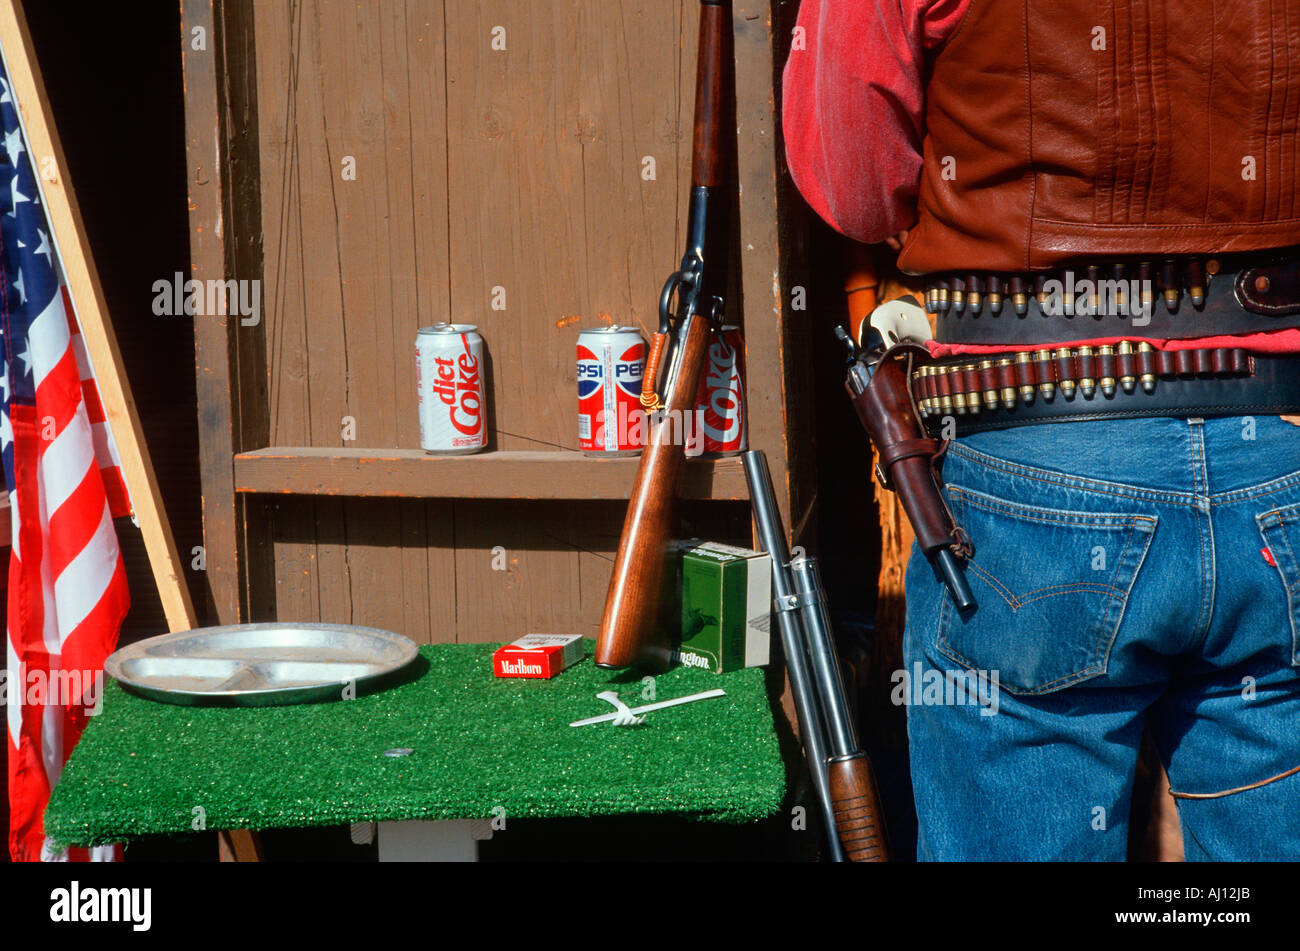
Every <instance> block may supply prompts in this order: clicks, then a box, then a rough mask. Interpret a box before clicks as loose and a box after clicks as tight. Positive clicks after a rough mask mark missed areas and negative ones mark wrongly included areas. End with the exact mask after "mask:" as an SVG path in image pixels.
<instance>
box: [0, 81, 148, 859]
mask: <svg viewBox="0 0 1300 951" xmlns="http://www.w3.org/2000/svg"><path fill="white" fill-rule="evenodd" d="M0 133H3V135H4V148H3V149H0V357H2V358H3V359H2V360H0V455H3V459H4V474H5V484H6V487H7V488H8V490H9V500H10V506H11V510H12V523H13V547H12V549H11V554H10V558H9V595H8V618H7V620H8V641H7V646H8V651H7V660H8V690H7V694H8V703H7V709H6V713H7V714H8V717H7V719H8V731H7V743H8V753H9V811H10V817H9V822H10V826H9V851H10V854H11V855H12V857H13V858H14V860H16V861H38V860H40V861H59V860H66V859H107V858H113V857H115V856H116V852H115V850H114V849H113V848H112V847H109V848H106V849H94V850H86V849H71V850H66V851H57V850H56V849H54V848H53V847H52V845H51V843H49V842H48V841H47V840H46V838H45V833H44V827H43V823H42V816H43V814H44V811H45V804H46V802H47V801H48V800H49V795H50V790H51V789H53V787H54V785H55V784H56V783H57V782H58V781H59V776H60V774H61V773H62V771H63V765H64V763H65V762H67V758H68V755H69V754H70V753H71V752H72V748H73V746H74V745H75V744H76V742H77V740H78V738H79V737H80V736H81V731H82V729H83V728H84V727H85V725H86V718H87V716H88V715H90V714H91V713H92V712H94V710H93V708H91V707H89V706H88V702H87V701H90V702H93V700H94V698H96V697H98V696H99V692H98V688H97V687H96V686H95V679H94V678H98V684H99V687H102V679H103V666H104V660H105V658H107V657H108V655H109V654H110V653H111V652H112V650H113V648H114V646H115V645H116V643H117V636H118V630H119V628H120V627H121V624H122V619H123V617H125V615H126V610H127V607H128V605H129V603H130V601H129V596H128V594H127V586H126V569H125V564H124V562H123V560H122V553H121V551H120V550H119V548H118V543H117V535H116V532H115V531H114V527H113V519H114V518H116V517H121V516H125V515H129V514H130V503H129V500H128V497H127V493H126V488H125V486H124V484H123V481H122V475H121V468H120V464H119V462H118V459H117V451H116V448H115V447H114V445H113V440H112V433H111V431H110V430H109V428H108V426H107V423H106V422H105V420H104V412H103V405H102V403H101V402H100V399H99V395H98V391H97V390H96V388H95V384H94V379H93V376H92V374H91V370H90V363H89V360H88V359H87V357H86V353H85V349H84V347H83V346H82V341H81V335H80V333H79V331H78V328H77V320H76V315H75V313H74V311H73V307H72V304H71V301H70V299H69V297H68V295H67V292H66V290H65V289H64V288H63V286H62V283H61V279H60V268H59V261H58V257H57V254H56V249H55V247H54V242H53V230H52V229H51V228H50V225H49V222H48V220H47V219H46V216H45V209H44V207H43V206H42V203H41V201H40V189H39V187H38V182H37V179H36V175H35V168H34V163H33V157H32V156H31V155H29V154H28V150H27V146H26V143H25V140H24V136H23V131H22V126H21V123H20V120H19V113H18V109H17V107H16V103H15V102H14V97H13V95H12V92H11V89H10V85H9V80H8V76H7V75H6V74H5V72H4V71H3V69H2V68H0ZM88 689H89V691H90V692H89V693H87V691H88Z"/></svg>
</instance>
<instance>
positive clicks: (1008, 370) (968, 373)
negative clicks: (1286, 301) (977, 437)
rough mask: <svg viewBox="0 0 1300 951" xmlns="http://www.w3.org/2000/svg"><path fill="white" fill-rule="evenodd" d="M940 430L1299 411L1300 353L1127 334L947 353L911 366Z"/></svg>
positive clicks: (920, 400) (921, 403) (924, 408)
mask: <svg viewBox="0 0 1300 951" xmlns="http://www.w3.org/2000/svg"><path fill="white" fill-rule="evenodd" d="M912 393H913V396H914V397H915V399H916V406H917V409H918V411H919V412H920V414H921V416H922V418H923V419H924V420H925V422H926V425H927V427H928V428H929V429H930V430H931V432H932V433H934V434H937V435H944V436H950V435H952V432H951V431H949V432H944V430H945V428H948V429H949V430H950V428H951V427H950V425H948V426H946V425H945V420H947V419H952V420H953V421H954V422H955V424H956V434H957V435H960V434H963V433H972V432H980V431H982V430H988V429H1004V428H1006V427H1010V426H1024V425H1029V424H1032V423H1045V422H1071V421H1079V420H1095V419H1110V418H1120V419H1123V418H1134V417H1146V416H1179V417H1194V416H1201V417H1211V416H1249V415H1277V416H1280V415H1290V414H1293V413H1294V414H1300V356H1295V357H1292V356H1283V357H1264V356H1258V355H1251V354H1249V353H1248V352H1247V351H1245V350H1240V349H1229V348H1214V349H1211V348H1205V349H1196V350H1155V349H1153V348H1152V347H1151V345H1150V344H1149V343H1145V342H1138V343H1134V342H1132V341H1127V340H1126V341H1121V342H1120V343H1119V344H1117V345H1115V346H1105V347H1088V346H1079V347H1054V348H1050V349H1046V348H1044V349H1037V350H1021V351H1009V352H1006V353H1001V354H992V355H987V356H985V355H979V356H966V357H957V358H951V359H944V360H939V361H936V362H934V363H931V364H927V365H924V366H920V367H918V368H916V369H915V370H914V371H913V374H912Z"/></svg>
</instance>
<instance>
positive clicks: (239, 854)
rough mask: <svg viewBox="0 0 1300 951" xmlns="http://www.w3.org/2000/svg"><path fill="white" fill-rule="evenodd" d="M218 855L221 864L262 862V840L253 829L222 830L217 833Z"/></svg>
mask: <svg viewBox="0 0 1300 951" xmlns="http://www.w3.org/2000/svg"><path fill="white" fill-rule="evenodd" d="M217 854H218V856H219V858H218V861H221V862H260V861H262V840H261V838H259V837H258V835H257V833H256V832H254V831H253V830H252V829H222V830H221V831H219V832H218V833H217Z"/></svg>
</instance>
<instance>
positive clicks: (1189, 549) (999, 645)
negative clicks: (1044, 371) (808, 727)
mask: <svg viewBox="0 0 1300 951" xmlns="http://www.w3.org/2000/svg"><path fill="white" fill-rule="evenodd" d="M944 481H945V483H946V493H947V496H948V500H949V504H950V505H951V507H952V510H953V513H954V515H955V517H956V519H957V521H958V523H959V524H960V525H962V526H963V527H964V528H965V529H966V531H967V532H968V533H969V535H970V537H971V539H972V541H973V542H974V544H975V549H976V551H975V556H974V558H973V559H972V560H971V561H970V563H969V564H968V565H967V568H966V576H967V578H968V579H969V580H970V582H971V587H972V589H973V591H974V594H975V598H976V600H977V601H978V607H977V608H976V609H975V611H974V612H973V613H970V614H969V615H968V616H965V617H963V616H961V615H959V614H958V612H957V611H956V610H955V609H954V607H953V605H952V602H951V601H950V600H949V598H948V597H947V594H946V593H945V589H944V588H943V586H942V584H941V583H940V582H939V581H938V580H937V578H936V576H935V574H934V572H933V570H932V569H931V568H930V566H929V564H928V562H927V561H926V559H925V558H924V557H923V556H921V555H920V553H919V552H917V551H915V550H914V551H913V555H912V559H911V562H910V563H909V566H908V572H907V631H906V636H905V638H904V645H903V650H904V657H905V660H906V668H907V669H906V671H905V672H904V673H903V676H902V682H901V683H900V682H899V678H898V677H896V684H897V688H896V694H897V696H896V701H897V702H906V703H907V704H908V710H907V713H908V734H909V738H910V743H911V761H912V782H913V790H914V793H915V797H916V809H917V816H918V819H919V823H920V836H919V841H918V857H919V858H920V859H922V860H950V859H959V860H960V859H1019V860H1045V859H1092V860H1121V861H1122V860H1123V859H1124V858H1125V853H1126V843H1127V836H1128V815H1129V806H1130V802H1131V799H1132V792H1133V779H1134V767H1135V764H1136V761H1137V753H1138V747H1139V743H1140V741H1141V738H1142V732H1143V728H1144V727H1148V728H1150V731H1151V734H1152V737H1153V739H1154V741H1155V744H1156V747H1157V749H1158V751H1159V753H1160V756H1161V759H1162V760H1163V761H1164V764H1165V767H1166V769H1167V771H1168V773H1169V779H1170V785H1171V787H1172V790H1173V792H1174V794H1175V797H1176V798H1177V803H1178V810H1179V818H1180V821H1181V824H1182V829H1183V838H1184V843H1185V848H1186V854H1187V858H1188V859H1189V860H1196V859H1202V860H1209V859H1212V860H1231V859H1251V860H1260V859H1300V666H1297V665H1300V427H1297V426H1293V425H1291V424H1289V423H1287V422H1284V421H1283V420H1281V419H1279V418H1278V417H1275V416H1274V417H1266V416H1261V417H1254V418H1252V417H1233V418H1223V419H1207V420H1200V419H1190V420H1189V419H1137V420H1105V421H1096V422H1076V423H1054V424H1046V425H1037V426H1030V427H1025V428H1021V429H1011V430H1001V431H998V432H992V433H981V434H977V435H972V436H968V437H965V438H963V439H961V440H959V441H958V442H957V443H956V444H954V445H953V446H952V448H951V449H950V452H949V455H948V457H947V459H946V460H945V462H944ZM954 684H955V688H956V689H953V688H954Z"/></svg>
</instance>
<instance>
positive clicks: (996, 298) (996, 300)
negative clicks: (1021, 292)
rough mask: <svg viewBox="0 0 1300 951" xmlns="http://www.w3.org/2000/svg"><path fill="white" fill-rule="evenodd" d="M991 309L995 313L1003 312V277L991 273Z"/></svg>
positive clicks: (989, 289)
mask: <svg viewBox="0 0 1300 951" xmlns="http://www.w3.org/2000/svg"><path fill="white" fill-rule="evenodd" d="M988 297H989V310H991V311H992V312H993V313H995V314H1000V313H1002V278H1000V277H998V275H996V274H990V275H989V287H988Z"/></svg>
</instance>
